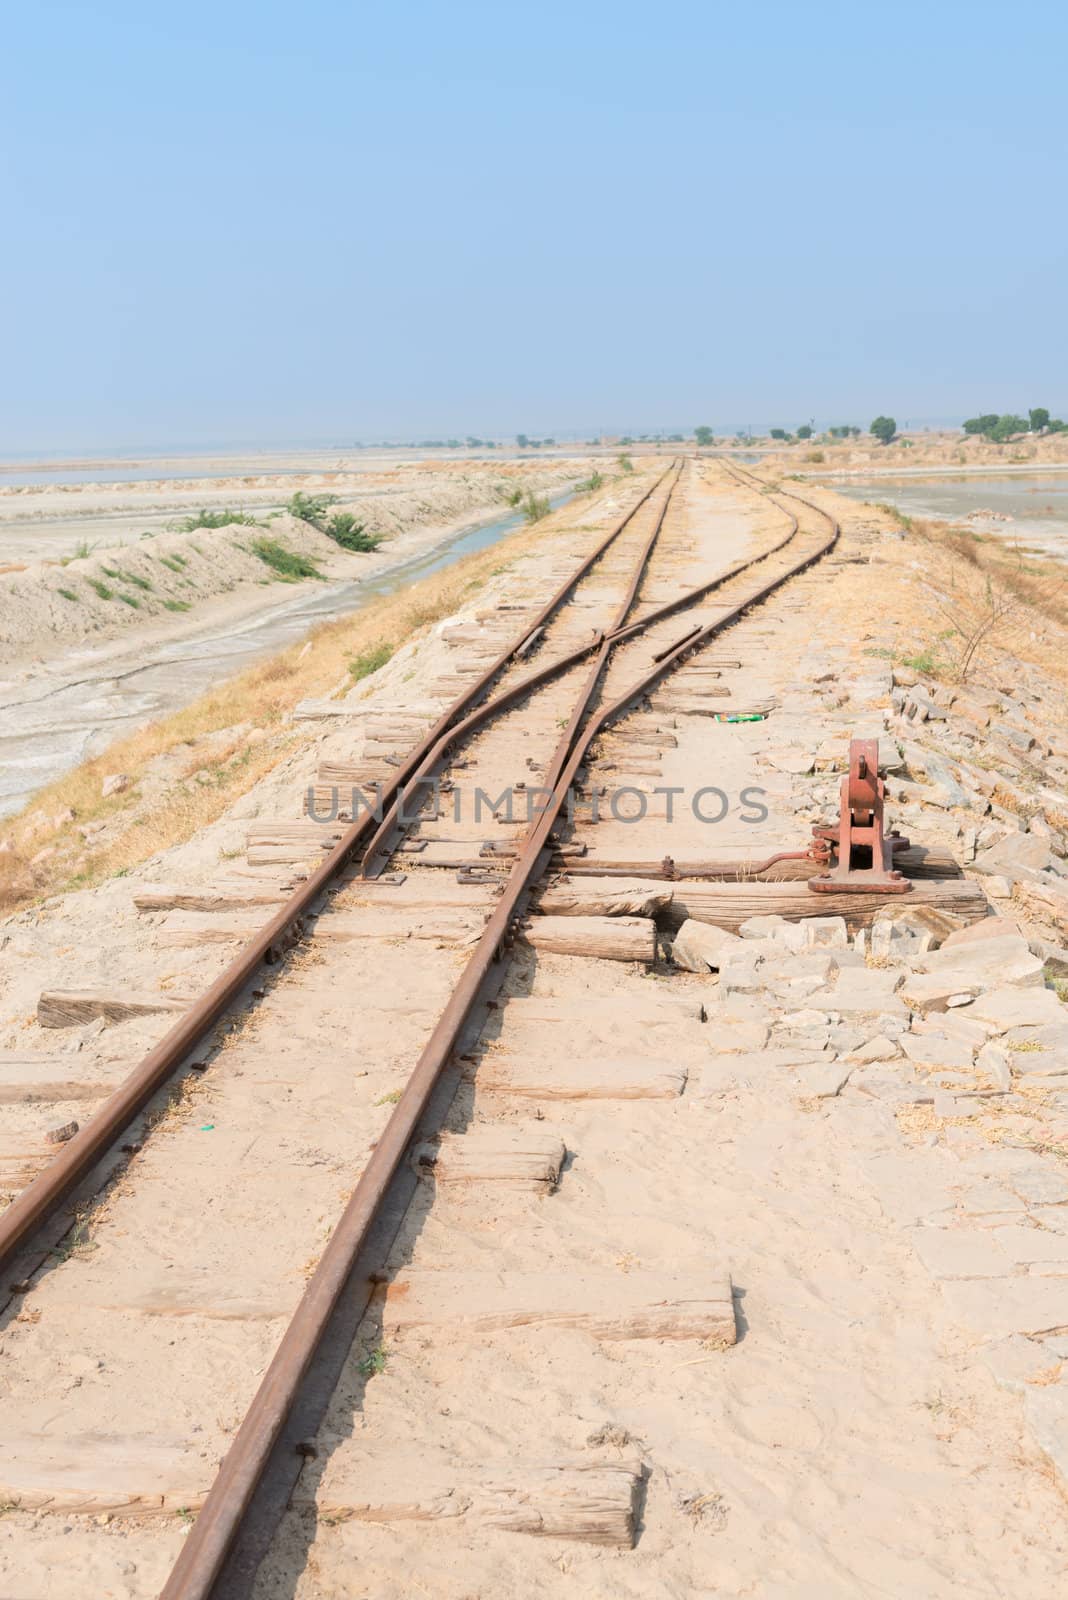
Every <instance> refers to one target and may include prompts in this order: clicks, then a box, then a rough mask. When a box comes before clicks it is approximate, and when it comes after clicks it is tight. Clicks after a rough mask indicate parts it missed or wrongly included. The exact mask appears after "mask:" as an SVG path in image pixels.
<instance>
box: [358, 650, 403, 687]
mask: <svg viewBox="0 0 1068 1600" xmlns="http://www.w3.org/2000/svg"><path fill="white" fill-rule="evenodd" d="M392 656H393V646H392V645H391V644H376V645H373V646H372V647H371V649H370V650H364V651H363V652H362V653H361V654H360V655H358V656H354V657H353V659H352V660H351V661H350V662H349V671H350V672H351V673H352V676H353V677H354V678H355V679H356V680H357V682H358V681H359V680H360V679H361V678H369V677H370V676H371V674H372V672H377V671H378V670H379V668H380V667H384V666H385V664H386V662H387V661H389V660H391V659H392Z"/></svg>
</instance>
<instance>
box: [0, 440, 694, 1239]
mask: <svg viewBox="0 0 1068 1600" xmlns="http://www.w3.org/2000/svg"><path fill="white" fill-rule="evenodd" d="M675 470H676V464H675V463H674V462H673V463H672V464H671V466H669V467H667V468H665V470H664V471H663V472H662V473H661V474H660V476H659V477H658V478H657V479H656V480H655V481H654V482H653V483H652V484H650V486H649V487H648V489H646V491H645V493H644V494H643V495H642V496H641V497H640V498H639V499H638V500H637V501H636V502H635V504H634V505H633V506H632V507H631V509H630V510H629V511H628V512H627V513H626V515H625V516H623V517H621V518H620V520H619V521H618V522H617V523H616V524H615V526H614V527H613V528H612V529H611V531H610V532H609V533H608V534H607V535H606V537H605V538H604V539H602V540H601V542H600V543H599V544H598V545H597V546H596V548H595V549H594V550H593V551H592V552H591V553H590V555H588V556H587V557H586V558H585V559H584V560H583V561H582V562H580V564H579V566H578V567H577V568H576V569H575V571H574V572H573V573H572V574H571V576H570V577H569V578H568V579H567V580H566V581H565V582H564V583H563V584H561V586H560V588H559V589H557V591H556V592H555V594H554V595H553V596H552V598H551V599H550V600H548V601H547V602H546V603H545V605H544V606H543V607H542V609H541V611H540V612H539V613H538V615H537V617H536V618H535V619H534V621H533V623H529V622H528V623H526V624H525V625H524V628H523V632H522V634H521V635H520V636H519V637H518V638H517V639H515V640H514V641H513V642H512V643H511V644H510V645H509V646H508V648H507V649H506V650H505V651H504V652H503V653H502V654H501V655H500V656H498V658H497V659H496V661H494V662H493V663H492V664H491V665H490V666H489V667H487V669H486V671H485V672H484V673H483V674H482V676H481V677H480V678H479V679H478V681H477V682H476V683H475V684H474V685H473V686H472V688H470V689H468V690H466V691H465V692H464V693H463V694H462V695H460V696H459V697H458V698H457V699H456V700H454V701H453V703H452V704H451V705H450V706H448V707H447V708H446V709H445V711H443V712H442V714H441V716H440V717H439V719H438V721H437V722H436V723H435V724H434V726H433V728H432V729H431V730H430V732H429V733H428V734H427V736H426V737H425V738H424V739H423V740H422V741H421V743H420V744H419V745H418V746H417V747H416V749H415V750H413V751H412V753H411V754H410V755H409V756H408V757H407V759H406V760H405V761H404V763H403V764H402V765H401V767H399V768H398V770H397V773H396V776H395V777H394V778H392V779H391V781H390V783H389V784H388V786H387V787H386V789H385V791H384V797H385V798H387V799H389V800H392V799H393V798H394V797H395V796H396V795H398V794H400V793H401V792H402V791H403V788H404V785H405V784H406V783H407V782H408V781H409V780H410V779H411V777H412V775H413V773H415V772H416V770H417V769H418V768H419V766H420V765H421V763H422V761H423V759H424V756H425V754H426V752H427V750H429V749H433V748H434V747H435V746H436V745H437V743H438V741H439V740H440V739H441V738H442V736H443V734H444V733H445V732H446V731H447V729H448V728H449V727H451V725H452V724H453V723H454V722H455V721H457V719H458V718H460V717H461V716H462V715H463V713H464V712H465V711H466V710H467V709H468V707H469V706H471V705H472V704H473V703H474V702H476V701H478V700H479V698H480V697H481V696H482V695H484V694H485V693H486V692H487V690H488V689H489V688H490V686H491V685H492V683H493V681H494V679H495V678H496V677H497V675H498V674H499V673H500V672H502V671H503V670H504V668H505V667H506V666H507V665H508V664H509V662H510V661H512V660H513V658H514V657H515V656H516V655H517V653H518V652H519V650H520V649H521V647H522V646H523V644H524V643H525V642H526V641H527V639H529V637H530V635H531V633H532V632H533V631H536V630H537V629H538V628H540V627H541V626H543V624H544V623H545V622H547V621H548V620H549V618H550V617H551V616H552V615H553V614H554V612H556V611H557V610H558V609H559V608H560V607H561V606H562V605H563V604H564V602H565V601H566V600H567V598H568V596H569V595H570V593H571V591H572V590H573V589H574V588H575V586H576V584H578V583H580V582H581V580H582V579H583V578H584V577H585V576H586V574H587V573H588V572H589V570H590V568H591V567H593V566H594V565H595V564H596V562H597V561H599V560H600V558H601V557H602V556H603V555H604V554H605V552H606V551H607V550H608V549H609V548H610V546H611V545H612V544H613V543H614V542H615V540H616V539H618V538H619V536H620V534H621V533H622V532H623V530H624V529H625V528H626V527H627V526H628V524H629V523H630V522H631V521H632V520H633V519H634V517H635V516H636V515H637V514H638V512H639V511H640V510H641V509H642V507H643V506H644V505H645V504H646V502H647V501H648V500H649V499H650V498H651V497H652V496H653V495H654V494H655V492H656V491H657V489H658V488H659V487H660V486H661V484H663V483H664V481H665V479H667V478H668V477H670V475H671V473H672V472H673V471H675ZM588 648H590V649H592V648H594V646H589V647H588ZM373 822H374V817H373V815H372V814H371V813H368V814H367V815H366V816H363V817H359V818H357V819H355V820H354V821H353V822H352V824H351V825H350V826H349V827H348V828H347V829H346V830H345V832H344V833H343V834H342V836H341V838H340V839H339V840H338V841H337V843H336V844H335V845H334V847H333V849H332V850H331V851H330V853H329V854H328V855H327V856H326V857H325V858H324V860H323V861H322V862H321V863H320V865H319V866H318V867H317V868H316V869H315V871H314V872H313V873H312V874H311V875H310V877H309V878H308V879H307V880H306V881H305V882H304V883H303V884H301V885H300V887H299V888H298V889H296V890H295V891H294V892H293V894H292V895H290V897H289V899H288V900H287V901H286V902H285V904H284V905H283V906H282V907H281V908H280V909H279V910H278V911H277V912H276V913H275V915H274V916H273V917H272V918H271V920H270V921H269V922H268V923H267V924H266V925H265V926H264V927H263V928H262V929H261V930H260V932H259V933H257V934H256V935H255V936H254V937H253V938H252V939H250V940H249V941H248V943H247V944H246V945H245V946H244V947H243V948H242V949H241V951H240V952H239V953H238V954H237V955H236V956H235V957H234V959H233V960H232V961H231V962H230V963H229V965H228V966H227V967H226V968H225V969H224V970H223V971H222V972H221V973H220V974H219V976H218V977H217V978H216V979H215V981H214V983H212V984H211V985H210V987H209V988H208V989H206V990H205V991H204V993H203V994H202V995H201V996H200V997H199V998H198V999H197V1000H196V1001H194V1003H193V1004H192V1005H191V1006H190V1008H189V1010H188V1011H186V1012H184V1013H183V1014H182V1016H181V1017H180V1018H179V1020H178V1021H177V1022H176V1023H175V1024H174V1026H173V1027H172V1028H170V1029H169V1030H168V1032H167V1033H166V1034H164V1036H163V1038H162V1039H161V1040H160V1041H159V1043H158V1044H157V1045H155V1046H154V1047H153V1048H152V1049H151V1050H150V1051H149V1052H148V1054H147V1055H146V1056H144V1057H143V1058H142V1059H141V1061H140V1062H139V1063H138V1065H137V1066H136V1067H135V1068H134V1070H133V1071H132V1072H131V1073H130V1075H129V1076H128V1077H127V1078H126V1079H125V1080H124V1082H123V1083H122V1084H120V1086H119V1088H118V1089H117V1090H116V1091H115V1093H114V1094H113V1095H112V1096H111V1097H110V1099H108V1100H107V1101H105V1103H104V1105H103V1106H102V1107H101V1108H100V1110H99V1111H98V1112H96V1113H95V1115H94V1116H92V1117H91V1118H90V1119H89V1121H88V1122H87V1123H86V1124H85V1126H84V1127H83V1128H82V1129H81V1130H80V1131H79V1132H78V1133H76V1134H75V1136H74V1138H73V1139H71V1140H69V1141H68V1143H66V1144H64V1145H63V1146H62V1147H61V1149H60V1151H59V1153H58V1154H57V1155H56V1156H54V1157H53V1159H52V1161H51V1162H50V1163H49V1165H48V1166H47V1167H46V1168H45V1169H44V1171H43V1172H42V1173H41V1174H40V1175H39V1176H38V1177H37V1178H35V1179H34V1180H33V1182H32V1183H30V1184H28V1185H27V1187H26V1188H25V1189H24V1190H23V1191H22V1193H21V1194H20V1195H18V1197H17V1198H16V1199H15V1200H13V1201H12V1203H11V1204H10V1206H8V1208H7V1210H6V1211H5V1212H4V1213H3V1216H0V1268H6V1267H7V1266H8V1265H9V1264H10V1262H11V1261H12V1259H13V1257H14V1256H15V1255H16V1253H17V1252H18V1251H19V1250H20V1249H21V1248H22V1247H23V1246H24V1245H25V1244H26V1243H27V1242H28V1240H29V1239H30V1236H31V1235H32V1233H33V1230H34V1229H35V1228H37V1227H39V1226H40V1225H41V1223H42V1222H44V1221H45V1220H46V1219H47V1218H48V1217H49V1216H50V1215H51V1214H52V1212H53V1211H55V1209H56V1208H57V1206H59V1205H61V1204H62V1202H63V1200H65V1199H66V1197H67V1196H68V1195H69V1194H70V1193H71V1191H72V1190H73V1189H75V1188H76V1187H77V1186H78V1184H79V1183H81V1182H82V1180H83V1179H84V1178H86V1177H87V1176H88V1175H89V1173H90V1172H91V1171H92V1169H93V1167H95V1166H96V1164H97V1162H98V1161H99V1160H100V1159H101V1158H102V1157H103V1156H104V1155H105V1154H106V1153H107V1151H108V1150H109V1149H110V1148H111V1146H112V1145H113V1144H114V1143H115V1142H116V1140H117V1139H118V1138H119V1137H120V1135H121V1134H123V1133H125V1132H126V1130H127V1129H128V1128H129V1126H130V1124H131V1122H132V1121H133V1120H134V1118H135V1117H136V1116H137V1115H138V1114H139V1113H140V1112H141V1111H143V1110H144V1108H145V1106H146V1105H147V1104H148V1102H149V1100H151V1098H152V1096H153V1095H154V1094H156V1093H157V1091H158V1090H159V1089H161V1088H162V1087H163V1085H164V1084H165V1083H166V1082H167V1080H168V1079H169V1078H170V1077H172V1076H173V1075H174V1073H175V1072H177V1070H178V1068H179V1067H180V1066H181V1064H182V1062H183V1061H185V1060H186V1058H187V1057H188V1056H189V1054H190V1053H191V1052H192V1051H193V1050H195V1049H196V1048H197V1047H198V1046H199V1045H200V1044H201V1043H202V1042H203V1040H204V1038H205V1035H206V1034H207V1033H208V1032H209V1030H210V1029H211V1028H212V1027H214V1025H215V1023H216V1022H217V1021H218V1020H219V1018H220V1017H221V1016H222V1015H223V1013H224V1012H225V1011H226V1009H227V1007H228V1006H229V1005H231V1004H232V1003H233V1001H234V1000H235V999H236V998H237V996H238V995H239V994H240V993H241V991H242V989H244V988H245V986H246V985H247V984H248V983H249V981H250V980H251V979H252V978H253V977H254V975H255V974H256V972H257V971H258V970H259V968H260V966H261V965H262V963H263V962H264V961H265V960H266V959H267V956H268V953H269V952H271V951H273V950H274V949H276V948H277V947H280V946H281V944H282V942H283V940H284V938H285V935H286V933H287V932H288V931H289V930H290V928H291V927H292V925H293V924H294V923H295V922H296V921H297V920H298V919H299V918H300V917H301V916H303V915H304V913H305V912H307V910H308V909H309V907H310V906H312V905H313V904H314V902H315V900H316V899H317V898H318V896H319V895H320V894H321V893H322V891H323V890H324V889H325V888H326V887H327V885H328V884H329V883H330V882H331V881H332V880H333V879H334V878H335V877H336V876H337V874H338V873H339V872H341V871H342V869H343V868H344V867H345V865H346V864H347V862H348V860H349V858H350V856H351V855H352V853H353V851H355V850H356V849H358V848H359V846H360V845H362V844H363V843H364V841H365V840H366V839H367V837H368V835H369V834H370V833H371V831H372V824H373Z"/></svg>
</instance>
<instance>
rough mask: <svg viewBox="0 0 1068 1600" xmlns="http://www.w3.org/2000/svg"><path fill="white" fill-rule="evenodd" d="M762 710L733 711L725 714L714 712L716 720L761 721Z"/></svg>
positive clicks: (762, 718) (762, 716)
mask: <svg viewBox="0 0 1068 1600" xmlns="http://www.w3.org/2000/svg"><path fill="white" fill-rule="evenodd" d="M763 720H764V713H763V711H734V712H728V714H727V715H726V716H724V715H723V713H722V712H717V713H716V721H717V722H763Z"/></svg>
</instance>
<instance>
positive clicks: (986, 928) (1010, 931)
mask: <svg viewBox="0 0 1068 1600" xmlns="http://www.w3.org/2000/svg"><path fill="white" fill-rule="evenodd" d="M1023 937H1024V932H1023V929H1022V928H1021V927H1020V924H1019V923H1018V922H1017V921H1016V920H1015V918H1013V917H986V918H984V920H983V921H982V922H973V923H972V925H971V927H970V928H957V929H956V930H955V931H954V932H953V933H947V934H946V937H945V938H944V939H943V940H942V949H943V950H955V949H956V948H957V947H958V946H959V945H962V944H976V943H979V942H981V941H982V940H984V939H1013V938H1016V939H1022V938H1023Z"/></svg>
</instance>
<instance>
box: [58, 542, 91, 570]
mask: <svg viewBox="0 0 1068 1600" xmlns="http://www.w3.org/2000/svg"><path fill="white" fill-rule="evenodd" d="M95 549H96V545H95V544H90V543H89V541H88V539H79V540H78V543H77V544H76V545H75V546H74V554H73V555H72V556H63V557H62V558H61V560H60V563H59V564H60V566H61V567H69V566H70V564H71V562H72V561H84V560H86V558H87V557H88V556H90V555H92V553H93V551H94V550H95Z"/></svg>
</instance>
